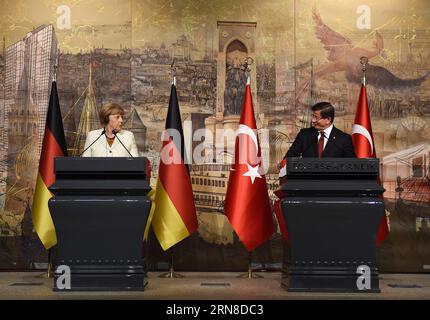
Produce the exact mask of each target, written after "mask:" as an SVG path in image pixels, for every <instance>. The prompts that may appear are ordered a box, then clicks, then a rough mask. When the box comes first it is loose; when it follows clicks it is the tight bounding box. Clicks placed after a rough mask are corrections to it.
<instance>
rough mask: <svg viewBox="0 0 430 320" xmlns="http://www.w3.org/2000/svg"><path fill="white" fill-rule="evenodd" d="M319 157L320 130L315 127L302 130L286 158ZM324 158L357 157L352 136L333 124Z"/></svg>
mask: <svg viewBox="0 0 430 320" xmlns="http://www.w3.org/2000/svg"><path fill="white" fill-rule="evenodd" d="M290 157H296V158H299V157H303V158H318V131H317V130H316V129H315V128H313V127H312V128H306V129H302V130H300V132H299V134H298V135H297V137H296V140H294V142H293V144H292V145H291V147H290V149H289V150H288V152H287V154H286V155H285V158H290ZM322 157H323V158H355V157H356V156H355V152H354V146H353V145H352V138H351V136H350V135H349V134H347V133H345V132H343V131H341V130H339V129H337V128H336V127H335V126H333V129H332V130H331V133H330V137H329V138H328V141H327V144H326V146H325V148H324V152H323V154H322Z"/></svg>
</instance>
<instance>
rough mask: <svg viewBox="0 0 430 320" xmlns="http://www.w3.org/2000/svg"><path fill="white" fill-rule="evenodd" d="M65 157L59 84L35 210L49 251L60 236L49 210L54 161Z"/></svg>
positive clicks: (51, 109) (53, 91) (35, 219)
mask: <svg viewBox="0 0 430 320" xmlns="http://www.w3.org/2000/svg"><path fill="white" fill-rule="evenodd" d="M64 156H67V147H66V139H65V137H64V129H63V121H62V118H61V111H60V103H59V101H58V93H57V84H56V82H55V81H53V82H52V87H51V96H50V98H49V107H48V115H47V117H46V125H45V134H44V136H43V144H42V153H41V155H40V163H39V171H38V175H37V182H36V189H35V192H34V198H33V207H32V219H33V226H34V229H35V230H36V232H37V235H38V236H39V238H40V240H41V241H42V243H43V245H44V247H45V248H46V249H49V248H51V247H53V246H54V245H55V244H57V235H56V234H55V228H54V223H53V222H52V218H51V214H50V213H49V208H48V201H49V199H50V198H51V197H52V194H51V192H50V191H49V190H48V187H49V186H50V185H52V184H53V183H54V182H55V173H54V158H55V157H64Z"/></svg>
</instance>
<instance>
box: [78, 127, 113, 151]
mask: <svg viewBox="0 0 430 320" xmlns="http://www.w3.org/2000/svg"><path fill="white" fill-rule="evenodd" d="M105 132H106V129H104V128H103V131H102V133H100V135H99V136H98V137H97V139H96V140H94V141H93V142H92V143H91V144H90V145H89V146H88V147H86V148H85V150H84V151H82V153H81V154H80V155H79V156H80V157H82V155H83V154H84V153H85V151H87V150H88V149H89V148H90V147H91V146H92V145H93V144H94V143H96V141H97V140H99V139H100V137H101V136H102V135H104V134H105Z"/></svg>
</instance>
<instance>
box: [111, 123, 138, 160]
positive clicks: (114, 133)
mask: <svg viewBox="0 0 430 320" xmlns="http://www.w3.org/2000/svg"><path fill="white" fill-rule="evenodd" d="M112 133H113V135H114V136H115V137H116V138H117V139H118V141H119V143H121V145H122V146H123V147H124V149H125V150H126V151H127V152H128V154H129V155H130V157H132V158H134V157H133V156H132V155H131V153H130V151H128V149H127V148H126V147H125V145H124V143H122V141H121V139H120V138H119V137H118V136H117V133H118V132H117V131H116V130H112Z"/></svg>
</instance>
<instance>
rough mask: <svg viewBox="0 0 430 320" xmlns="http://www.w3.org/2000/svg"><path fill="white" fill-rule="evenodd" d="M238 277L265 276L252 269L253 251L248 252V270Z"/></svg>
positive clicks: (259, 277) (257, 277) (258, 277)
mask: <svg viewBox="0 0 430 320" xmlns="http://www.w3.org/2000/svg"><path fill="white" fill-rule="evenodd" d="M237 278H242V279H261V278H264V277H263V276H262V275H259V274H258V273H255V272H253V271H252V252H249V254H248V272H246V273H242V274H240V275H238V276H237Z"/></svg>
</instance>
